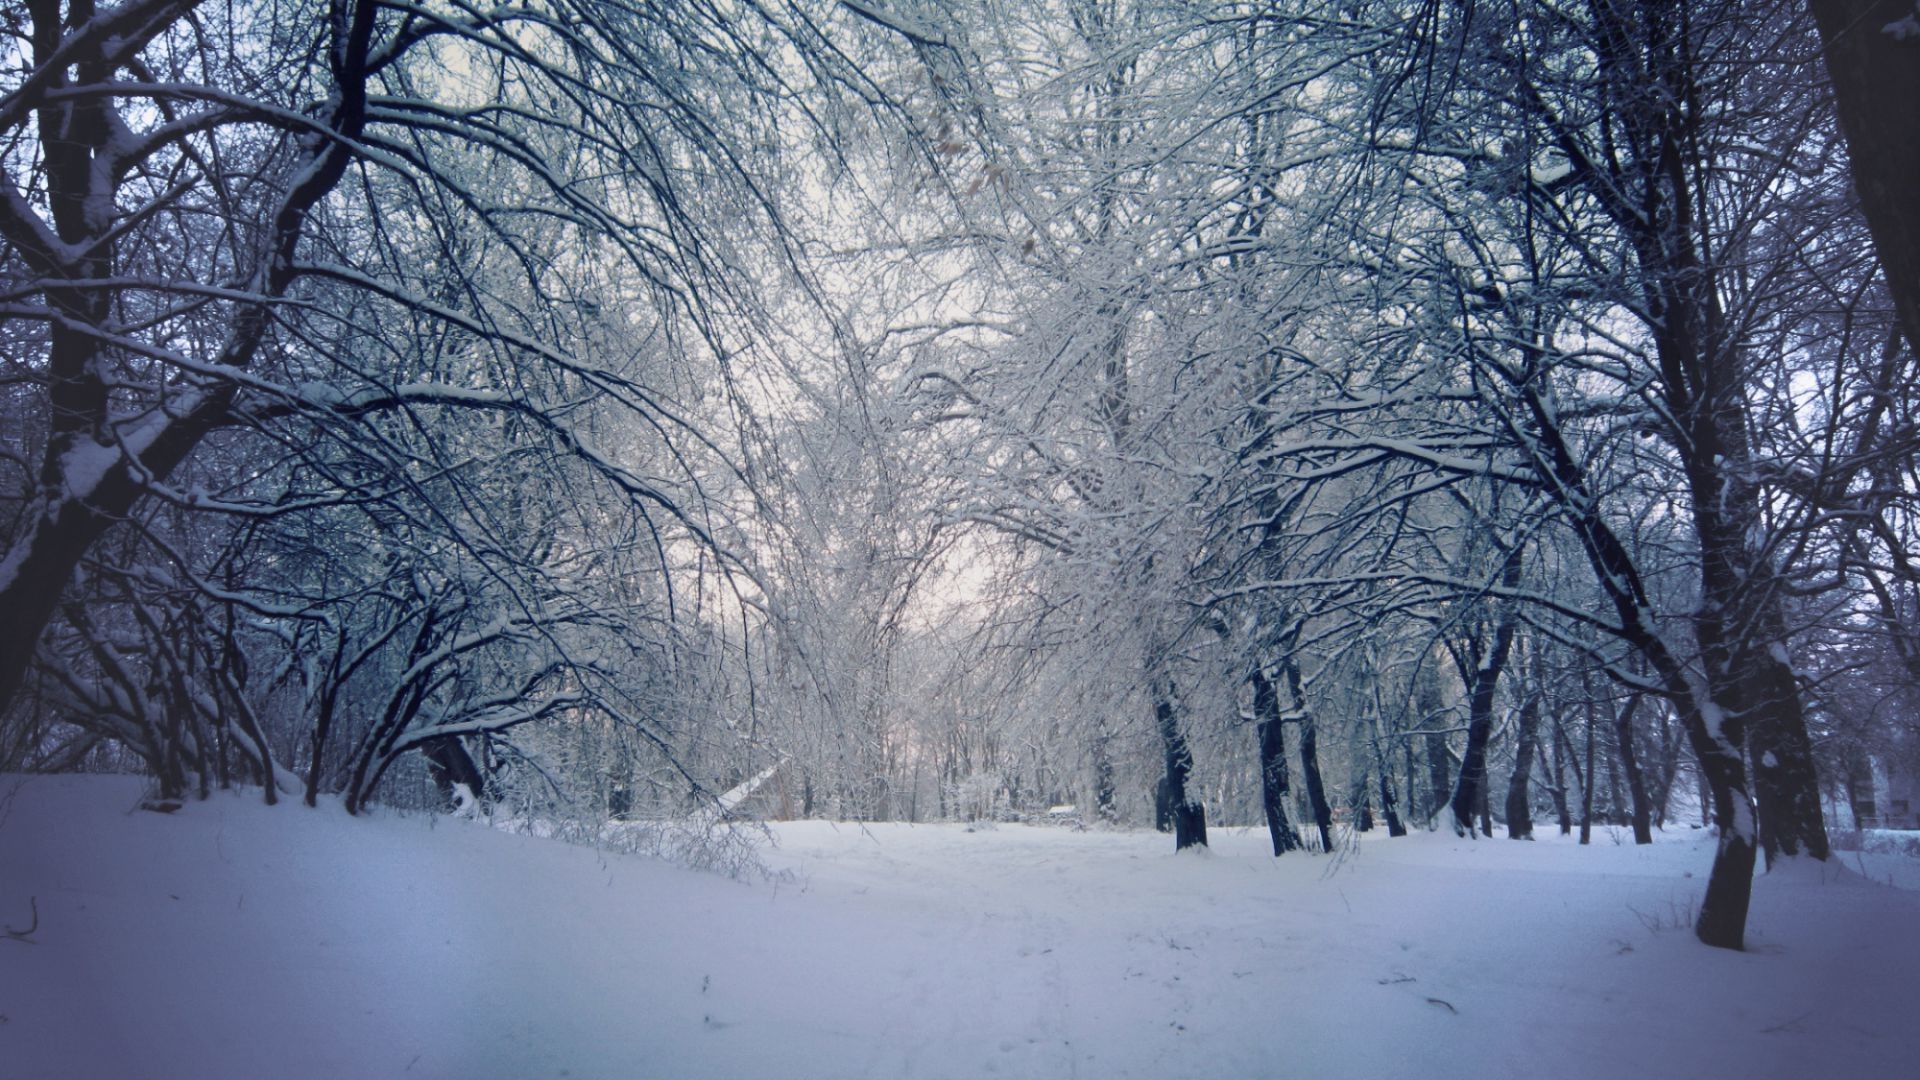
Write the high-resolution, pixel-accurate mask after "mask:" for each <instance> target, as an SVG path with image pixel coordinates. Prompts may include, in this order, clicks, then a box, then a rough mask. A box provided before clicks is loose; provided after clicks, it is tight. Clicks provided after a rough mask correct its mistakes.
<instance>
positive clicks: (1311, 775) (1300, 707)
mask: <svg viewBox="0 0 1920 1080" xmlns="http://www.w3.org/2000/svg"><path fill="white" fill-rule="evenodd" d="M1280 670H1281V672H1282V673H1284V674H1285V675H1286V677H1287V692H1288V693H1289V694H1291V695H1292V696H1293V707H1294V709H1295V710H1296V711H1298V712H1299V714H1300V775H1301V777H1302V778H1303V779H1305V780H1306V783H1307V805H1308V806H1309V807H1311V808H1312V809H1313V824H1314V827H1315V828H1316V829H1318V830H1319V832H1320V850H1321V851H1325V852H1331V851H1333V804H1332V803H1329V802H1328V801H1327V786H1326V784H1325V783H1324V782H1323V781H1322V779H1321V776H1320V733H1319V729H1318V728H1317V727H1316V726H1315V724H1314V720H1313V710H1311V709H1309V708H1307V699H1306V692H1305V690H1304V689H1303V688H1302V686H1301V684H1300V668H1299V667H1298V666H1297V665H1296V664H1295V663H1294V661H1293V658H1292V657H1288V658H1287V660H1286V662H1285V663H1283V664H1282V665H1281V667H1280Z"/></svg>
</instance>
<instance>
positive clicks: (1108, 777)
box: [1093, 732, 1115, 824]
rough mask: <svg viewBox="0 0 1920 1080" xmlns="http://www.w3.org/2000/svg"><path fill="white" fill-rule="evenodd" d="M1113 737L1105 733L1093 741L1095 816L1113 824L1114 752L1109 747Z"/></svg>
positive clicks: (1095, 737)
mask: <svg viewBox="0 0 1920 1080" xmlns="http://www.w3.org/2000/svg"><path fill="white" fill-rule="evenodd" d="M1112 738H1113V737H1112V736H1111V735H1107V734H1105V733H1104V732H1103V733H1101V734H1098V735H1095V736H1094V739H1093V814H1094V817H1095V818H1097V819H1098V820H1100V821H1103V822H1106V823H1108V824H1112V823H1113V821H1114V820H1115V815H1114V812H1113V756H1112V754H1113V751H1112V749H1111V748H1110V747H1109V746H1108V745H1107V744H1108V743H1109V742H1110V741H1111V740H1112Z"/></svg>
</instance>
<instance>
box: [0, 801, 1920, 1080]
mask: <svg viewBox="0 0 1920 1080" xmlns="http://www.w3.org/2000/svg"><path fill="white" fill-rule="evenodd" d="M13 788H14V782H13V781H5V780H0V794H4V792H5V791H6V790H13ZM136 793H137V785H135V784H132V783H130V782H127V781H122V780H112V779H107V780H102V779H98V778H90V779H69V778H60V779H52V778H43V779H36V780H33V781H30V782H28V783H26V784H25V785H24V786H20V787H19V788H18V792H17V797H16V798H15V799H14V800H13V802H12V805H11V808H10V810H9V811H8V812H7V813H6V816H5V818H4V820H0V924H4V925H5V926H9V927H20V926H24V925H25V924H26V917H27V901H28V897H33V898H34V899H35V902H36V903H37V905H38V909H39V912H40V926H39V929H38V931H37V932H36V933H35V934H34V935H33V943H31V944H29V943H26V942H13V941H6V940H0V1018H4V1019H0V1076H3V1077H6V1078H8V1080H11V1078H14V1077H104V1076H127V1077H154V1078H161V1080H166V1078H173V1077H181V1078H187V1077H196V1078H197V1077H236V1078H238V1077H333V1076H354V1077H386V1076H393V1077H417V1076H427V1077H449V1078H454V1077H457V1078H460V1080H474V1078H488V1077H501V1078H517V1077H552V1076H571V1077H608V1078H623V1077H660V1078H689V1080H697V1078H708V1077H711V1078H736V1077H741V1078H744V1077H761V1076H765V1077H781V1078H783V1080H785V1078H796V1080H798V1078H813V1077H819V1078H827V1077H850V1078H851V1077H860V1078H874V1080H880V1078H895V1077H913V1078H945V1077H956V1078H957V1077H1082V1078H1108V1077H1130V1076H1134V1077H1154V1078H1178V1077H1195V1078H1211V1077H1221V1078H1228V1077H1232V1078H1241V1077H1293V1076H1298V1077H1312V1078H1314V1080H1322V1078H1338V1077H1392V1076H1403V1075H1418V1076H1420V1077H1422V1078H1423V1080H1444V1078H1449V1077H1463V1078H1464V1077H1490V1076H1529V1077H1531V1076H1552V1077H1557V1078H1578V1077H1596V1078H1598V1077H1608V1078H1610V1080H1611V1078H1617V1077H1620V1076H1635V1077H1715V1076H1742V1077H1746V1078H1766V1077H1782V1078H1785V1077H1802V1076H1816V1075H1821V1076H1848V1077H1853V1076H1888V1077H1904V1076H1907V1075H1911V1071H1910V1070H1911V1067H1912V1062H1913V1061H1914V1060H1920V1035H1916V1034H1915V1032H1914V1029H1913V1028H1912V1027H1911V1026H1910V1021H1911V1018H1912V1017H1913V1016H1914V1015H1915V1013H1916V1011H1917V1010H1916V1006H1917V1005H1920V991H1916V989H1915V982H1914V978H1915V973H1916V972H1920V934H1917V933H1915V932H1914V928H1915V927H1916V926H1920V893H1916V892H1913V891H1907V890H1903V889H1896V888H1890V887H1888V886H1886V885H1884V884H1875V883H1872V882H1868V881H1865V880H1863V879H1861V878H1860V877H1859V876H1857V875H1856V874H1853V873H1851V872H1843V871H1841V870H1839V869H1837V868H1831V867H1829V868H1824V869H1823V868H1820V867H1817V866H1815V867H1799V868H1794V869H1792V870H1791V871H1787V872H1782V873H1779V874H1775V875H1772V876H1771V877H1769V878H1764V879H1762V880H1761V881H1760V882H1759V885H1758V888H1757V890H1756V904H1755V913H1754V918H1753V924H1752V925H1753V933H1752V940H1753V942H1754V944H1755V948H1754V950H1753V951H1752V952H1749V953H1746V954H1730V953H1723V952H1716V951H1713V950H1708V949H1705V948H1703V947H1700V946H1698V945H1697V944H1695V943H1694V942H1693V940H1692V937H1691V935H1690V934H1689V933H1688V932H1687V931H1685V930H1684V929H1678V928H1675V927H1674V923H1675V921H1676V918H1677V917H1684V912H1685V910H1686V908H1687V906H1688V905H1690V904H1691V903H1693V902H1694V901H1695V899H1696V898H1697V896H1698V893H1699V885H1700V883H1701V882H1700V879H1699V877H1697V876H1693V877H1689V876H1688V875H1689V874H1694V875H1698V874H1700V873H1703V872H1704V868H1705V865H1706V860H1707V851H1706V849H1705V847H1703V846H1702V845H1704V844H1705V843H1706V838H1705V835H1704V834H1701V833H1696V832H1692V831H1681V832H1678V833H1676V834H1673V835H1670V836H1668V837H1666V838H1664V839H1663V841H1662V843H1660V844H1657V845H1655V846H1654V847H1653V848H1650V849H1635V848H1633V847H1632V846H1631V845H1624V846H1622V845H1616V844H1614V843H1613V842H1612V841H1611V840H1610V839H1609V838H1608V837H1607V836H1606V835H1604V834H1602V835H1600V836H1598V837H1597V838H1596V841H1597V842H1596V844H1595V845H1593V846H1591V847H1589V848H1584V849H1583V848H1579V847H1577V846H1575V845H1573V844H1570V843H1566V842H1562V841H1560V840H1558V839H1557V838H1554V839H1548V840H1544V841H1542V842H1540V843H1535V844H1516V843H1511V842H1507V841H1504V840H1496V841H1483V842H1480V843H1478V844H1474V843H1467V842H1460V841H1455V840H1453V839H1452V838H1450V837H1447V838H1443V837H1438V836H1433V835H1422V836H1416V837H1413V838H1410V839H1407V840H1397V841H1391V842H1389V841H1386V840H1384V839H1369V840H1367V841H1366V842H1364V843H1362V844H1361V845H1360V847H1359V848H1358V850H1357V851H1354V852H1351V853H1349V854H1348V855H1346V856H1344V857H1343V858H1341V859H1340V860H1338V861H1336V860H1332V859H1327V858H1315V857H1306V856H1288V857H1287V858H1284V859H1279V860H1275V859H1272V858H1268V857H1266V856H1265V855H1264V854H1263V851H1264V845H1265V837H1264V836H1263V835H1261V834H1260V833H1257V832H1246V833H1235V832H1217V833H1216V837H1215V850H1214V851H1213V852H1212V853H1210V854H1185V855H1178V856H1176V855H1174V854H1173V853H1172V852H1170V851H1168V850H1167V847H1168V842H1167V840H1166V838H1164V837H1161V836H1157V835H1152V834H1137V833H1103V832H1085V833H1080V832H1072V831H1068V830H1064V829H1044V828H1026V827H1016V826H1002V827H1000V828H998V829H992V830H984V831H980V832H967V831H965V830H964V829H962V828H960V827H957V826H919V827H913V826H905V825H876V826H868V827H865V828H862V827H859V826H851V825H838V826H835V825H829V824H826V823H819V822H806V823H793V824H787V825H783V826H780V827H779V828H778V830H777V831H778V835H779V838H780V846H779V848H778V849H777V850H774V851H771V852H769V853H768V855H767V859H768V861H769V863H771V864H772V865H774V866H775V867H776V868H779V869H782V870H785V871H787V872H788V873H789V874H790V875H791V877H790V879H789V880H788V882H787V883H785V884H781V885H778V886H775V885H771V884H765V883H759V884H743V883H738V882H731V881H726V880H723V879H719V878H716V877H713V876H710V875H702V874H695V873H690V872H687V871H683V870H679V869H676V868H672V867H667V866H662V865H659V864H656V863H650V862H647V861H644V860H638V859H631V858H623V857H614V856H605V855H601V854H599V853H596V852H593V851H589V850H584V849H580V848H570V847H566V846H563V845H560V844H557V843H551V842H545V841H539V840H534V839H530V838H526V837H519V836H508V835H504V834H501V833H497V832H491V831H488V830H486V829H483V828H480V827H477V826H471V825H466V824H460V823H453V822H445V821H442V822H439V823H437V824H431V825H430V823H428V822H427V821H424V820H421V819H377V820H354V819H349V818H347V817H345V816H344V815H343V814H341V813H340V812H339V811H338V810H337V808H328V807H323V808H322V809H321V810H319V811H307V810H302V809H299V808H295V807H282V808H279V809H273V810H268V809H264V808H261V807H258V806H255V805H253V804H252V803H251V802H249V801H246V800H242V799H239V798H235V797H220V798H216V799H214V800H213V801H211V802H210V803H207V804H204V805H193V806H189V807H187V808H186V809H184V810H182V811H181V812H180V813H179V814H177V815H174V816H172V817H160V816H156V815H152V814H145V813H131V814H130V813H128V812H127V808H128V807H129V806H130V805H131V804H132V803H133V801H134V799H135V796H136ZM1859 865H1860V866H1863V867H1865V868H1866V869H1867V870H1868V871H1869V872H1870V873H1872V874H1873V875H1875V876H1876V877H1879V876H1883V875H1892V876H1894V877H1896V878H1899V879H1900V880H1903V881H1906V882H1913V881H1914V880H1915V874H1914V870H1915V868H1914V864H1913V862H1912V861H1911V860H1900V859H1895V858H1893V857H1882V858H1881V859H1879V860H1872V859H1869V860H1867V861H1864V862H1862V863H1860V864H1859ZM1823 877H1824V878H1826V879H1827V880H1824V881H1823V880H1822V878H1823Z"/></svg>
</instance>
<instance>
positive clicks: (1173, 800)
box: [1152, 678, 1207, 851]
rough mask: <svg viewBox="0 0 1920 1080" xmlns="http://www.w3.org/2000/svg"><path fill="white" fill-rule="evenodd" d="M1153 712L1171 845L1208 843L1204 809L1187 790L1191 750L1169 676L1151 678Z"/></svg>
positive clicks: (1178, 846) (1187, 845)
mask: <svg viewBox="0 0 1920 1080" xmlns="http://www.w3.org/2000/svg"><path fill="white" fill-rule="evenodd" d="M1152 688H1153V716H1154V721H1155V723H1156V725H1157V726H1158V727H1159V730H1160V742H1161V745H1162V746H1164V747H1165V749H1166V759H1167V774H1166V778H1165V779H1164V780H1163V781H1162V783H1163V784H1164V785H1165V803H1166V806H1167V809H1168V812H1169V815H1170V816H1171V818H1172V825H1173V847H1174V850H1175V851H1181V850H1184V849H1186V848H1190V847H1206V846H1207V812H1206V809H1205V808H1204V807H1202V806H1201V805H1200V803H1199V801H1198V800H1196V799H1193V798H1192V797H1191V796H1189V795H1188V793H1187V784H1188V781H1189V780H1190V779H1191V778H1192V775H1193V751H1192V750H1191V749H1189V748H1188V746H1187V736H1186V732H1184V731H1182V730H1181V729H1180V717H1179V714H1178V712H1177V711H1176V709H1175V708H1174V703H1173V696H1174V692H1173V684H1172V682H1171V680H1166V679H1162V678H1154V679H1153V680H1152Z"/></svg>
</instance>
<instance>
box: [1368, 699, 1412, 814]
mask: <svg viewBox="0 0 1920 1080" xmlns="http://www.w3.org/2000/svg"><path fill="white" fill-rule="evenodd" d="M1373 720H1374V727H1373V730H1374V734H1375V735H1376V736H1378V735H1379V734H1380V717H1379V715H1378V714H1376V715H1375V716H1374V718H1373ZM1373 763H1374V767H1375V769H1377V770H1378V771H1379V774H1380V815H1381V816H1382V817H1384V818H1386V819H1387V835H1388V836H1405V835H1407V826H1406V823H1405V822H1403V821H1401V820H1400V809H1399V807H1398V806H1397V805H1396V802H1397V800H1395V798H1394V792H1393V768H1392V766H1391V765H1390V764H1389V763H1388V761H1387V748H1386V743H1385V741H1384V740H1383V739H1380V738H1375V739H1374V741H1373Z"/></svg>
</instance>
